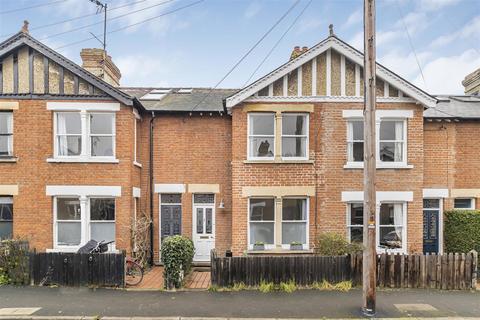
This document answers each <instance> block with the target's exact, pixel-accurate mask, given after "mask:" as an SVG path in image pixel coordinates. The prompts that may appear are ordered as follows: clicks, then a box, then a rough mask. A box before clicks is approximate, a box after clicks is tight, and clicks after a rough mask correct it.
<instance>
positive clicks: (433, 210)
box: [423, 199, 440, 253]
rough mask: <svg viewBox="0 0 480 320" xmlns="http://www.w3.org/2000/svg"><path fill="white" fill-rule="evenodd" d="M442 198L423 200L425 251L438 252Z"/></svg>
mask: <svg viewBox="0 0 480 320" xmlns="http://www.w3.org/2000/svg"><path fill="white" fill-rule="evenodd" d="M439 216H440V200H439V199H424V200H423V253H427V252H428V253H438V249H439V248H438V247H439V239H438V238H439V232H438V228H439Z"/></svg>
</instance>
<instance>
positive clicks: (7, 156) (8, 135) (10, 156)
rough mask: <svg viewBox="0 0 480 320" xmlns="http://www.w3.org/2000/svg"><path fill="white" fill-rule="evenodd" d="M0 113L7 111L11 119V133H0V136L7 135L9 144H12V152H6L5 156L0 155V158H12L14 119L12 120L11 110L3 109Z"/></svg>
mask: <svg viewBox="0 0 480 320" xmlns="http://www.w3.org/2000/svg"><path fill="white" fill-rule="evenodd" d="M0 112H1V113H9V114H10V121H11V127H12V132H11V133H5V134H2V136H4V137H5V136H7V137H10V139H11V144H12V153H11V154H8V155H6V156H0V158H13V157H14V156H15V149H14V146H15V145H14V141H13V139H14V131H15V130H14V120H13V110H5V111H0Z"/></svg>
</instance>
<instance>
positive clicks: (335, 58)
mask: <svg viewBox="0 0 480 320" xmlns="http://www.w3.org/2000/svg"><path fill="white" fill-rule="evenodd" d="M362 65H363V54H362V53H360V52H359V51H357V50H356V49H354V48H352V47H351V46H349V45H348V44H346V43H345V42H343V41H341V40H339V39H338V38H336V37H335V36H330V37H329V38H327V39H326V40H324V41H322V42H321V43H319V44H317V45H316V46H314V47H313V48H311V49H310V50H308V51H306V52H304V53H303V54H301V55H300V56H298V57H297V58H295V59H293V60H291V61H289V62H288V63H286V64H284V65H283V66H281V67H279V68H278V69H276V70H274V71H273V72H271V73H270V74H268V75H266V76H265V77H263V78H261V79H259V80H258V81H256V82H254V83H253V84H251V85H249V86H247V87H246V88H244V89H242V90H241V91H239V92H237V93H236V94H234V95H232V96H230V97H229V98H227V100H226V105H227V108H231V107H233V106H235V105H236V104H238V103H240V102H242V101H292V102H293V101H299V102H305V101H335V100H336V101H358V102H360V101H363V90H364V79H363V67H362ZM376 85H377V101H378V102H395V101H396V102H419V103H421V104H423V105H425V106H426V107H429V106H433V105H435V103H436V99H435V98H433V97H432V96H430V95H428V94H427V93H425V92H424V91H422V90H420V89H419V88H417V87H415V86H414V85H412V84H410V83H409V82H408V81H406V80H404V79H402V78H401V77H399V76H398V75H396V74H395V73H393V72H391V71H389V70H388V69H386V68H385V67H383V66H382V65H380V64H377V78H376Z"/></svg>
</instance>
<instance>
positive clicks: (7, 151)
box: [0, 111, 13, 157]
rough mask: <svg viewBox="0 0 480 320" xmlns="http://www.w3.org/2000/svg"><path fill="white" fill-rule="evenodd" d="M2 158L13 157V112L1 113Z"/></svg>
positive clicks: (0, 148)
mask: <svg viewBox="0 0 480 320" xmlns="http://www.w3.org/2000/svg"><path fill="white" fill-rule="evenodd" d="M0 157H13V112H11V111H7V112H0Z"/></svg>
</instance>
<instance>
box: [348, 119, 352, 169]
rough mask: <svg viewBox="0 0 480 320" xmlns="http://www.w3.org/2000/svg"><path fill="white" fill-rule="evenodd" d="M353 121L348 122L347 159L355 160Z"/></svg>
mask: <svg viewBox="0 0 480 320" xmlns="http://www.w3.org/2000/svg"><path fill="white" fill-rule="evenodd" d="M352 140H353V123H352V122H349V123H348V130H347V161H348V162H352V161H353V142H351V141H352Z"/></svg>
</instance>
